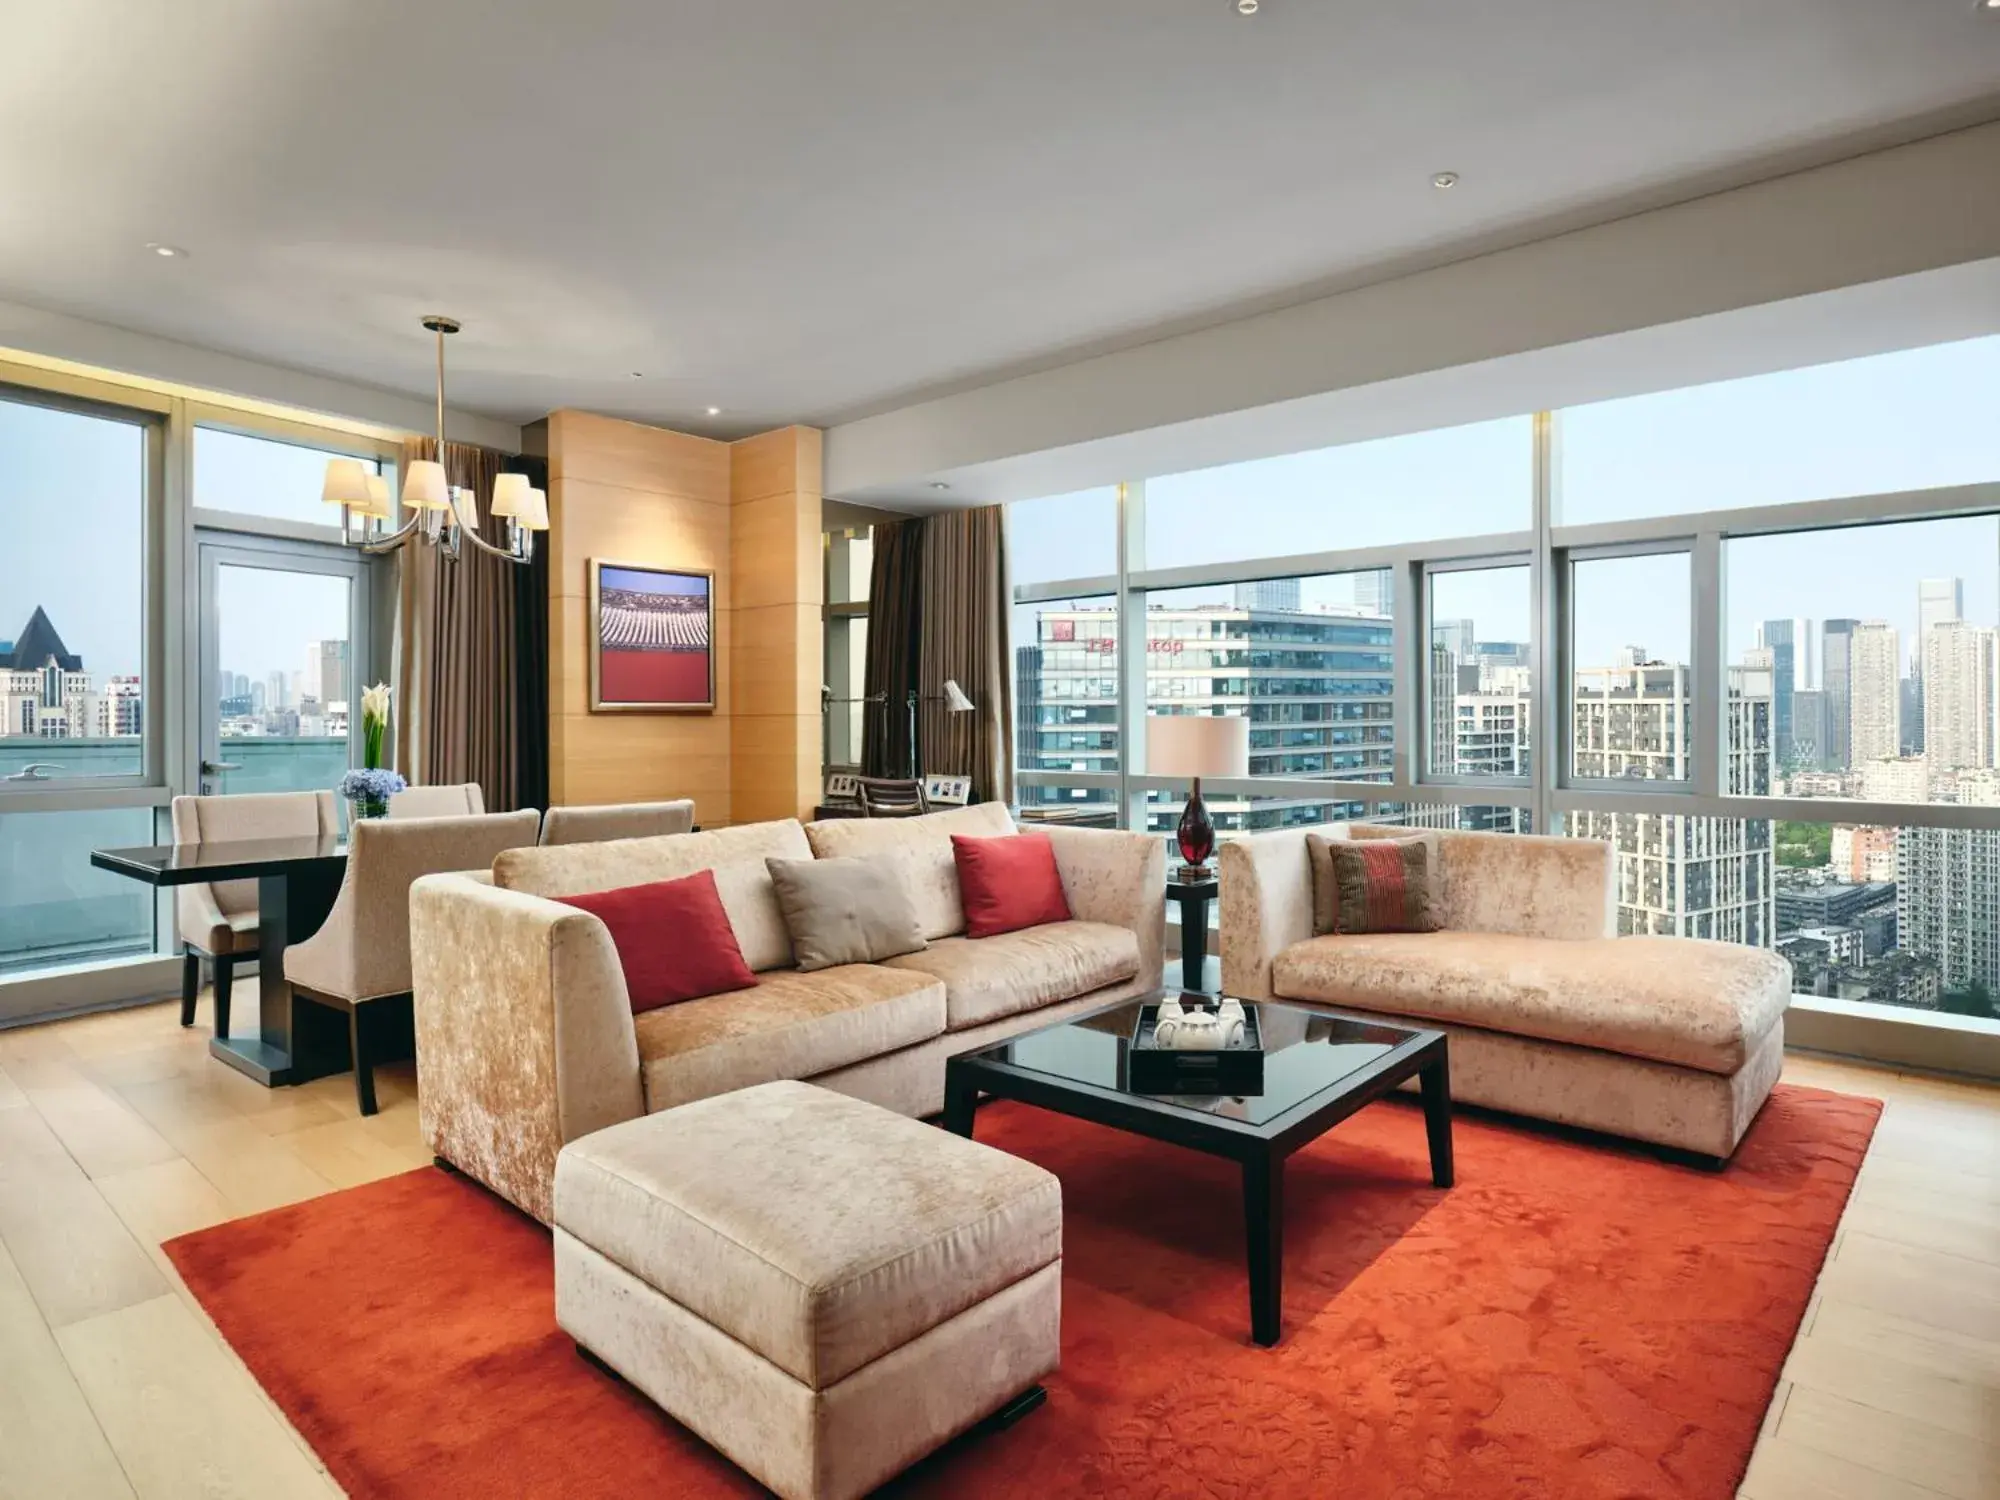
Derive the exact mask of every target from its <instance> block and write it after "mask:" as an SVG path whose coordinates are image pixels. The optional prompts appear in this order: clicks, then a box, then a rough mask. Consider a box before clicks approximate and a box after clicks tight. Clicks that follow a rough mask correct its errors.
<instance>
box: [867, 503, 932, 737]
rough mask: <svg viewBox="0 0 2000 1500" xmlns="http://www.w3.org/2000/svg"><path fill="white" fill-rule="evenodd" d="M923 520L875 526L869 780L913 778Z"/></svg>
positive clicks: (870, 583)
mask: <svg viewBox="0 0 2000 1500" xmlns="http://www.w3.org/2000/svg"><path fill="white" fill-rule="evenodd" d="M923 540H924V523H923V521H922V520H921V519H920V518H913V519H911V520H908V521H885V522H882V523H880V524H878V525H877V526H876V527H875V533H874V558H875V560H874V564H873V567H872V569H871V571H870V573H869V576H868V664H867V671H866V673H865V674H864V677H863V687H862V692H863V693H864V695H865V696H866V698H867V702H865V703H864V704H863V705H862V721H861V769H862V772H863V773H864V774H865V775H869V776H907V775H909V774H910V711H909V706H908V705H909V694H910V689H911V688H913V687H915V686H916V683H917V645H918V642H917V635H918V606H919V600H918V581H919V579H920V578H921V577H922V574H923Z"/></svg>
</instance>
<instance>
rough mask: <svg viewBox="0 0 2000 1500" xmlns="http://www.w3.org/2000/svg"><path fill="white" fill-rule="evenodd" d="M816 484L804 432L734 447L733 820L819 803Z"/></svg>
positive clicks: (814, 458) (784, 432)
mask: <svg viewBox="0 0 2000 1500" xmlns="http://www.w3.org/2000/svg"><path fill="white" fill-rule="evenodd" d="M819 485H820V434H819V433H818V432H817V431H816V430H814V429H813V428H810V427H782V428H780V429H778V430H777V431H776V432H767V433H764V434H762V435H761V436H758V437H753V438H745V439H743V440H742V441H741V442H739V443H736V444H734V445H733V447H732V451H731V464H730V479H729V497H730V517H731V521H732V527H733V530H732V548H731V558H732V561H731V565H730V586H731V592H732V595H733V597H734V599H735V602H736V608H735V618H734V619H733V620H732V622H731V628H732V631H733V634H732V635H731V638H730V658H731V676H732V679H733V681H734V682H735V692H734V694H733V696H732V698H731V700H730V704H731V710H732V717H733V723H732V724H731V729H730V732H731V735H732V737H733V740H734V748H733V750H732V752H731V754H730V767H731V775H732V777H733V785H734V787H735V807H736V821H737V822H739V823H755V822H760V821H762V820H764V819H767V818H790V817H802V816H808V815H809V812H810V809H811V808H812V806H813V805H814V804H815V803H816V802H818V801H819V793H820V749H821V734H820V684H821V683H822V682H823V681H824V680H825V668H824V665H823V663H822V661H821V655H822V652H823V650H824V635H823V632H822V628H821V620H820V605H821V601H822V596H823V595H824V592H825V576H826V574H825V566H824V562H823V559H822V551H821V549H822V547H823V546H824V543H823V542H822V540H821V533H820V516H819V510H820V493H819Z"/></svg>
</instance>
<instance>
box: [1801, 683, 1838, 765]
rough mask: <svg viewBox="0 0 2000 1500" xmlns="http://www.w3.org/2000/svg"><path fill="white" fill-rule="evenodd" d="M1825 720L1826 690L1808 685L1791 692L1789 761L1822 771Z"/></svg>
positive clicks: (1825, 751) (1826, 752)
mask: <svg viewBox="0 0 2000 1500" xmlns="http://www.w3.org/2000/svg"><path fill="white" fill-rule="evenodd" d="M1831 748H1832V747H1831V746H1830V745H1829V744H1828V735H1827V722H1826V691H1825V689H1823V688H1810V689H1807V690H1805V691H1802V692H1795V693H1793V694H1792V764H1793V765H1794V766H1796V767H1798V768H1799V769H1801V770H1807V771H1812V770H1822V769H1824V768H1825V766H1826V764H1827V757H1828V755H1829V753H1830V751H1831Z"/></svg>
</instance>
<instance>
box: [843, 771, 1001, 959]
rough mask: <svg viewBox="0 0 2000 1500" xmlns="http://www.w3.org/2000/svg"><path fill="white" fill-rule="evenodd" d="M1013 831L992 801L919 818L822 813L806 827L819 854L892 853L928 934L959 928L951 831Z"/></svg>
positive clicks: (962, 927)
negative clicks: (822, 816) (819, 819)
mask: <svg viewBox="0 0 2000 1500" xmlns="http://www.w3.org/2000/svg"><path fill="white" fill-rule="evenodd" d="M1013 831H1014V820H1013V819H1012V818H1011V817H1009V816H1008V814H1007V809H1006V808H1005V807H1004V806H1003V805H1002V804H1000V803H998V802H982V803H980V804H978V805H977V806H976V807H953V808H948V809H947V810H945V811H944V812H934V813H925V814H924V815H923V816H922V817H919V818H828V819H826V820H825V821H824V822H820V823H814V824H812V825H811V826H810V827H808V828H807V829H806V838H807V839H808V840H809V841H810V842H811V844H812V851H813V853H814V854H816V855H818V856H819V857H820V858H821V859H837V858H840V857H842V856H847V855H853V856H856V857H859V858H862V859H871V858H874V857H876V856H878V855H892V856H894V857H895V858H896V859H898V860H900V861H902V864H903V870H904V873H905V874H906V875H907V876H908V878H909V882H910V895H911V897H912V898H913V899H914V900H915V901H916V903H917V920H918V922H919V923H921V924H922V926H923V930H924V936H925V937H926V938H929V939H933V940H934V939H937V938H941V937H951V936H953V935H954V934H956V933H961V932H963V931H965V907H964V904H963V903H962V902H961V901H960V899H959V894H958V867H957V865H956V864H954V863H953V861H952V856H951V836H952V835H953V834H954V833H964V834H971V835H972V836H973V837H975V838H978V837H993V836H996V835H1003V834H1009V833H1012V832H1013Z"/></svg>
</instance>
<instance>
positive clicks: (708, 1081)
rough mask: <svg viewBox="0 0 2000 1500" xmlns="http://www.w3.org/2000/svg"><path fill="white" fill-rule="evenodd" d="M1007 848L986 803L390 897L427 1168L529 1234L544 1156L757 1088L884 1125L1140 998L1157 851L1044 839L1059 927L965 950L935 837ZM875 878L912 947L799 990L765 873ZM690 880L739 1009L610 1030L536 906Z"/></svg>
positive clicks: (582, 947)
mask: <svg viewBox="0 0 2000 1500" xmlns="http://www.w3.org/2000/svg"><path fill="white" fill-rule="evenodd" d="M1014 832H1015V828H1014V824H1013V820H1012V819H1011V818H1010V817H1009V816H1008V813H1007V810H1006V809H1005V808H1004V807H1003V806H1001V805H1000V804H998V803H991V804H986V805H983V806H977V807H968V808H957V809H953V810H951V811H947V812H939V813H931V814H928V815H926V816H923V817H917V818H899V819H884V820H879V821H877V820H867V819H851V820H838V821H829V822H824V823H815V824H812V825H811V826H810V827H802V826H801V825H800V824H799V823H798V822H796V821H794V820H790V819H787V820H784V821H782V822H775V823H758V824H749V825H745V826H742V827H734V828H722V829H716V830H713V831H709V832H703V833H687V834H673V835H666V836H662V837H657V838H644V839H620V840H613V841H610V842H605V843H595V844H574V845H565V846H555V847H543V848H527V849H512V850H509V851H507V852H506V853H505V854H502V855H501V856H500V857H499V858H498V859H497V860H496V861H495V862H494V866H493V870H492V874H491V876H490V877H487V876H482V875H436V876H429V877H426V878H425V879H423V880H420V881H418V882H417V884H416V885H415V886H414V887H413V888H412V890H411V893H410V930H411V949H412V954H413V957H414V959H415V972H414V994H415V1010H416V1025H417V1077H418V1098H419V1113H420V1116H421V1123H422V1129H423V1132H424V1136H425V1139H426V1140H427V1141H428V1142H429V1144H430V1148H431V1150H432V1151H433V1152H435V1153H436V1154H437V1155H438V1156H440V1157H442V1158H444V1159H445V1160H446V1161H448V1162H451V1163H452V1164H453V1165H455V1166H457V1167H458V1168H460V1169H461V1170H463V1171H464V1172H466V1173H467V1174H468V1175H470V1176H473V1177H476V1178H478V1179H479V1180H480V1181H482V1182H484V1183H486V1184H487V1185H488V1186H490V1187H492V1188H493V1189H494V1190H495V1191H496V1192H498V1193H500V1194H501V1195H502V1196H503V1197H505V1198H507V1199H509V1200H510V1201H511V1202H513V1203H515V1204H517V1205H519V1206H520V1207H521V1208H523V1209H526V1210H527V1211H528V1212H529V1213H531V1214H534V1215H535V1216H536V1217H537V1218H539V1219H542V1220H544V1221H547V1220H548V1219H549V1218H550V1215H551V1211H552V1209H551V1198H550V1194H551V1185H552V1183H553V1181H554V1174H555V1162H556V1153H557V1152H558V1151H559V1150H560V1149H561V1147H562V1146H563V1144H564V1143H565V1142H568V1141H571V1140H575V1139H577V1138H578V1137H579V1136H583V1135H587V1134H589V1133H590V1132H592V1131H595V1130H601V1129H603V1128H605V1127H606V1126H609V1125H615V1124H618V1123H619V1122H621V1121H624V1120H629V1119H633V1118H636V1117H637V1116H639V1115H642V1114H646V1113H649V1112H652V1111H656V1110H662V1109H668V1108H671V1107H673V1106H674V1105H677V1104H685V1103H688V1102H690V1101H692V1100H695V1099H701V1098H706V1097H708V1096H710V1095H714V1094H722V1093H727V1092H729V1091H731V1090H734V1089H740V1088H745V1087H748V1086H750V1085H753V1084H759V1083H768V1082H772V1081H775V1080H779V1079H811V1080H812V1081H814V1082H816V1083H819V1084H822V1085H824V1086H825V1087H827V1088H831V1089H835V1090H838V1091H839V1092H841V1093H845V1094H850V1095H853V1096H854V1097H856V1098H861V1099H866V1100H869V1101H871V1102H873V1103H876V1104H880V1105H883V1106H886V1107H887V1108H890V1109H893V1110H896V1111H898V1112H900V1113H903V1114H908V1115H928V1114H934V1113H936V1112H937V1111H938V1110H939V1109H941V1108H942V1107H943V1103H944V1063H945V1059H946V1058H947V1057H948V1056H950V1055H951V1054H953V1053H955V1052H961V1051H968V1050H971V1049H973V1048H976V1047H981V1046H990V1045H992V1044H993V1043H994V1042H997V1041H1001V1040H1004V1039H1005V1038H1006V1037H1008V1036H1010V1035H1013V1034H1014V1033H1016V1032H1019V1031H1023V1030H1026V1029H1028V1028H1030V1027H1034V1026H1040V1025H1044V1024H1046V1023H1048V1022H1050V1021H1053V1020H1056V1019H1059V1018H1061V1017H1063V1016H1065V1015H1069V1014H1073V1013H1076V1012H1080V1011H1083V1010H1087V1009H1089V1008H1091V1007H1093V1006H1097V1005H1102V1004H1105V1003H1108V1002H1110V1001H1113V1000H1117V999H1121V998H1124V997H1126V996H1129V995H1133V994H1139V993H1143V992H1145V991H1147V990H1151V989H1154V988H1156V987H1157V986H1158V985H1159V983H1160V979H1161V945H1162V942H1163V939H1164V936H1165V924H1166V902H1165V859H1166V854H1165V846H1164V845H1163V843H1162V842H1161V841H1160V840H1159V839H1157V838H1153V837H1151V836H1148V835H1144V834H1133V833H1117V832H1111V831H1108V830H1102V829H1067V828H1057V829H1051V830H1049V835H1050V838H1051V839H1052V841H1053V843H1054V846H1055V855H1056V863H1057V866H1058V869H1059V871H1060V873H1061V876H1062V882H1063V890H1064V894H1065V896H1066V897H1067V899H1068V902H1069V907H1070V911H1071V914H1072V918H1073V919H1072V920H1071V921H1068V922H1060V923H1052V924H1050V925H1047V926H1043V927H1035V928H1029V929H1027V930H1025V931H1021V932H1013V933H1004V934H1001V935H1000V936H997V937H988V938H978V939H974V938H969V937H966V936H965V935H964V932H965V914H964V911H963V909H962V907H961V905H960V902H959V894H958V880H957V873H956V868H955V865H954V863H953V860H952V853H951V835H952V834H954V833H963V834H971V835H975V836H1003V835H1008V834H1012V833H1014ZM843 855H845V856H861V857H870V856H872V857H880V858H885V859H893V860H895V861H897V862H898V863H899V865H900V867H901V868H902V869H903V871H904V872H905V875H906V879H907V880H908V882H909V886H910V890H911V893H912V895H913V898H914V900H915V902H916V906H917V910H918V913H919V917H920V919H921V922H922V925H923V930H924V936H925V937H926V938H927V939H928V940H929V942H930V946H929V947H928V948H926V949H925V950H923V951H922V952H918V953H911V954H906V955H903V956H902V957H899V958H892V959H889V960H886V961H885V962H882V963H878V964H847V965H842V966H839V967H836V968H829V969H820V970H817V971H814V972H811V973H801V972H799V971H798V970H797V969H795V968H794V967H792V962H793V960H792V951H791V940H790V937H789V934H788V933H787V932H786V929H785V924H784V919H783V917H782V915H781V913H780V910H779V907H778V903H777V897H776V894H775V892H774V891H773V889H772V885H771V879H770V875H769V873H768V871H767V870H766V868H765V864H764V861H765V860H766V859H767V858H777V859H809V858H830V857H836V856H843ZM699 870H712V871H714V873H715V880H716V886H717V889H718V891H719V892H720V894H721V897H722V903H723V907H724V910H725V911H726V912H727V913H728V916H729V921H730V926H731V928H732V929H733V930H734V932H735V935H736V939H737V943H738V946H739V947H741V949H742V950H743V957H744V960H745V962H746V963H747V964H748V965H749V967H750V968H751V969H752V970H754V971H756V974H757V980H758V982H757V985H756V987H755V988H753V989H748V990H738V991H735V992H732V993H728V994H721V995H712V996H708V997H706V998H702V999H696V1000H690V1001H686V1002H684V1003H681V1004H678V1005H669V1006H665V1007H662V1008H660V1009H658V1010H651V1011H647V1012H645V1013H644V1014H642V1015H639V1016H637V1017H634V1016H633V1014H632V1012H631V1006H630V1002H629V1001H628V999H627V997H626V992H625V980H624V975H623V972H622V971H621V969H620V968H619V963H618V955H617V952H616V950H615V949H614V948H613V946H612V944H611V938H610V934H609V932H608V931H607V930H606V929H605V927H604V924H603V923H602V922H600V921H599V920H598V919H597V918H596V917H595V916H592V915H591V914H590V913H588V912H585V911H582V910H579V909H578V908H576V907H573V906H565V905H563V904H562V903H561V901H560V900H558V899H554V898H559V897H562V896H566V895H576V894H580V893H583V892H587V891H602V890H611V889H615V888H617V887H621V886H629V885H638V884H642V883H644V882H647V881H656V880H669V879H674V878H676V877H679V876H684V875H691V874H693V873H695V872H696V871H699Z"/></svg>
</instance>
